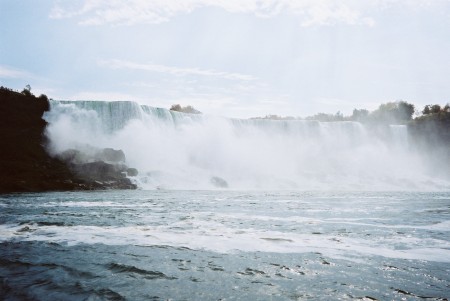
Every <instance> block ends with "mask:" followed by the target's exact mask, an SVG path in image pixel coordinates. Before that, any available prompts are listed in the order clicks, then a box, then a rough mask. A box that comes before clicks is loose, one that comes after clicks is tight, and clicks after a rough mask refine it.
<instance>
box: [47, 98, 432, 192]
mask: <svg viewBox="0 0 450 301" xmlns="http://www.w3.org/2000/svg"><path fill="white" fill-rule="evenodd" d="M44 119H45V120H46V121H47V122H48V123H49V125H48V127H47V136H48V138H49V140H50V142H51V143H50V146H49V151H50V152H52V153H59V152H62V151H64V150H67V149H78V150H83V149H84V148H88V147H98V148H106V147H112V148H115V149H121V150H123V151H124V152H125V155H126V157H127V163H128V165H129V166H132V167H136V168H137V169H138V170H139V176H137V177H136V178H135V179H134V180H135V181H136V182H137V183H138V185H139V186H140V187H141V188H144V189H154V188H167V189H211V188H215V187H216V188H217V184H218V183H219V184H221V183H226V184H227V186H228V187H229V188H230V189H302V190H333V189H338V190H342V189H346V190H379V189H380V190H381V189H420V187H421V186H422V185H425V184H424V183H428V184H427V185H429V183H430V178H429V177H428V176H426V175H425V174H424V172H423V163H422V161H421V160H420V156H419V155H418V154H414V153H411V152H410V151H409V148H408V146H407V139H406V137H407V135H406V127H404V126H390V127H387V129H386V130H387V131H389V135H387V136H389V137H391V139H387V138H386V135H379V134H377V131H374V130H371V129H370V128H367V127H366V126H364V125H362V124H360V123H358V122H349V121H347V122H318V121H305V120H262V119H258V120H244V119H228V118H222V117H215V116H208V115H195V114H184V113H180V112H174V111H170V110H167V109H162V108H154V107H150V106H145V105H139V104H137V103H135V102H127V101H119V102H104V101H52V102H51V109H50V111H49V112H47V113H46V114H45V115H44ZM393 146H395V147H393ZM219 186H220V185H219Z"/></svg>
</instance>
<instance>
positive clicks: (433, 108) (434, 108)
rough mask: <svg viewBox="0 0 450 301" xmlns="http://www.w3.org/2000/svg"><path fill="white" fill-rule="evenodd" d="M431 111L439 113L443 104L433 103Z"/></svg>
mask: <svg viewBox="0 0 450 301" xmlns="http://www.w3.org/2000/svg"><path fill="white" fill-rule="evenodd" d="M430 111H431V113H432V114H437V113H439V112H440V111H441V106H440V105H432V106H431V109H430Z"/></svg>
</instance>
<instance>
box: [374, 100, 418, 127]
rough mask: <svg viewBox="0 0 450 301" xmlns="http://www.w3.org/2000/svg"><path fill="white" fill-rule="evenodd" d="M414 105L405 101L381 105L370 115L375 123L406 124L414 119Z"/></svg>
mask: <svg viewBox="0 0 450 301" xmlns="http://www.w3.org/2000/svg"><path fill="white" fill-rule="evenodd" d="M413 114H414V105H413V104H410V103H407V102H405V101H402V100H401V101H396V102H388V103H384V104H381V105H380V106H379V107H378V109H377V110H375V111H373V112H372V114H370V117H371V119H372V120H373V121H376V122H383V123H406V122H408V121H410V120H411V119H412V115H413Z"/></svg>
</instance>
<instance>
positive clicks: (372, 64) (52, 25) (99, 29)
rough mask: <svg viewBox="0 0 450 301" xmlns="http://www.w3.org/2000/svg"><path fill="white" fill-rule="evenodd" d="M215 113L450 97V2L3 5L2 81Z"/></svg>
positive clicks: (12, 0) (304, 110) (156, 0)
mask: <svg viewBox="0 0 450 301" xmlns="http://www.w3.org/2000/svg"><path fill="white" fill-rule="evenodd" d="M27 84H29V85H30V86H31V88H32V90H31V92H32V93H34V94H36V95H39V94H41V93H43V94H46V95H47V96H48V97H50V98H53V99H69V100H111V101H112V100H131V101H136V102H139V103H141V104H147V105H151V106H155V107H164V108H169V107H170V106H171V105H172V104H181V105H183V106H185V105H192V106H194V107H195V108H196V109H198V110H200V111H202V112H203V113H206V114H213V115H220V116H226V117H238V118H248V117H256V116H265V115H268V114H277V115H282V116H296V117H305V116H310V115H313V114H315V113H318V112H325V113H331V114H334V113H336V112H338V111H340V112H342V113H344V114H345V115H348V114H351V113H352V110H353V109H355V108H357V109H369V110H374V109H376V108H377V107H378V105H379V104H381V103H386V102H389V101H397V100H404V101H407V102H410V103H413V104H415V105H416V107H417V108H418V109H419V110H421V109H422V108H423V106H424V105H426V104H434V103H439V104H445V103H448V102H450V0H340V1H332V0H128V1H119V0H71V1H69V0H64V1H63V0H59V1H56V0H38V1H37V0H0V85H2V86H6V87H9V88H12V89H16V90H22V89H23V88H24V87H25V86H26V85H27Z"/></svg>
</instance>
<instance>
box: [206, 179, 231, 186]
mask: <svg viewBox="0 0 450 301" xmlns="http://www.w3.org/2000/svg"><path fill="white" fill-rule="evenodd" d="M210 182H211V184H213V185H214V186H215V187H217V188H228V183H227V181H225V180H224V179H222V178H219V177H211V179H210Z"/></svg>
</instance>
